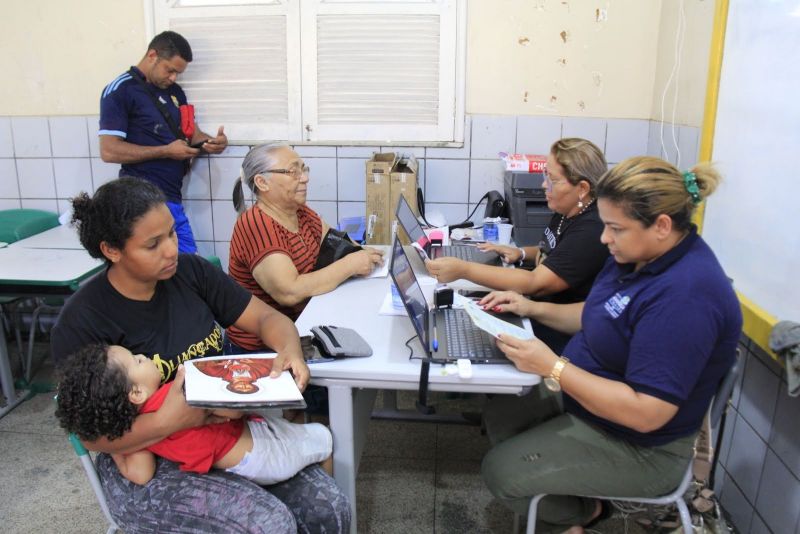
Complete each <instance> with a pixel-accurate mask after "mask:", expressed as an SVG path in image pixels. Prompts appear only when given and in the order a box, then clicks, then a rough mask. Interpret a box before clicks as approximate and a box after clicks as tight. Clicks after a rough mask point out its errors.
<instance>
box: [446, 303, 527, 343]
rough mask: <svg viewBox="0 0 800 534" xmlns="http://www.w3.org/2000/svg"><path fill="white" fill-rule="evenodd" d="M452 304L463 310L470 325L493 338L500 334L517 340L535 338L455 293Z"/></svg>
mask: <svg viewBox="0 0 800 534" xmlns="http://www.w3.org/2000/svg"><path fill="white" fill-rule="evenodd" d="M453 304H454V305H456V304H457V305H458V306H459V307H462V308H464V310H466V312H467V315H469V317H470V319H472V323H473V324H474V325H475V326H477V327H478V328H480V329H481V330H483V331H485V332H488V333H489V334H490V335H492V336H493V337H497V336H499V335H500V334H508V335H510V336H514V337H517V338H519V339H533V338H534V337H535V336H534V335H533V334H532V333H531V332H528V331H527V330H525V329H524V328H520V327H519V326H517V325H514V324H511V323H509V322H507V321H504V320H502V319H498V318H497V317H495V316H493V315H491V314H488V313H486V312H485V311H483V310H482V309H481V307H480V306H478V304H477V303H476V302H475V301H474V300H471V299H468V298H466V297H464V296H463V295H459V294H458V293H455V294H454V295H453Z"/></svg>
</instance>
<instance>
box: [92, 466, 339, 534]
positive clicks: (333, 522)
mask: <svg viewBox="0 0 800 534" xmlns="http://www.w3.org/2000/svg"><path fill="white" fill-rule="evenodd" d="M156 460H157V465H156V473H155V476H154V477H153V479H152V480H151V481H150V482H148V483H147V484H145V485H144V486H138V485H136V484H133V483H132V482H130V481H128V480H126V479H125V478H124V477H123V476H122V475H120V473H119V471H118V470H117V468H116V466H115V465H114V461H113V460H112V459H111V456H109V455H107V454H98V455H97V459H96V464H97V470H98V474H99V475H100V480H101V481H102V485H103V489H104V492H105V494H106V499H107V500H108V504H109V508H110V509H111V514H112V515H113V516H114V519H115V520H116V521H117V522H118V524H119V525H120V527H122V528H123V530H125V532H126V533H127V534H133V533H138V532H181V533H205V532H208V533H218V532H237V533H267V532H269V533H294V532H301V533H314V534H317V533H336V532H349V530H350V503H349V501H348V499H347V497H346V496H345V495H344V494H343V493H342V491H341V490H340V489H339V487H338V486H337V485H336V482H334V480H333V479H332V478H331V477H330V476H328V475H327V474H326V473H325V471H323V470H322V468H321V467H319V465H316V464H314V465H311V466H308V467H306V468H305V469H303V470H302V471H300V472H299V473H298V474H297V475H295V476H294V477H292V478H290V479H289V480H286V481H284V482H280V483H278V484H275V485H273V486H268V487H266V488H263V487H261V486H258V485H256V484H255V483H253V482H250V481H249V480H246V479H244V478H241V477H239V476H237V475H234V474H232V473H227V472H224V471H219V470H212V471H211V472H209V473H207V474H203V475H201V474H197V473H187V472H183V471H180V470H179V469H178V466H177V464H174V463H172V462H170V461H168V460H164V459H163V458H157V459H156Z"/></svg>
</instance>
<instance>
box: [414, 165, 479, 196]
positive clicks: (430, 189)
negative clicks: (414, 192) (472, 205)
mask: <svg viewBox="0 0 800 534" xmlns="http://www.w3.org/2000/svg"><path fill="white" fill-rule="evenodd" d="M468 188H469V160H465V159H426V160H425V202H459V203H466V202H467V199H468V198H469V197H468V194H467V193H468V191H469V189H468Z"/></svg>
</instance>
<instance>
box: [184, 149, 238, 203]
mask: <svg viewBox="0 0 800 534" xmlns="http://www.w3.org/2000/svg"><path fill="white" fill-rule="evenodd" d="M209 160H210V158H208V157H207V156H202V157H199V158H196V159H195V160H194V161H193V162H192V168H191V169H190V170H189V176H185V177H184V178H183V186H182V187H181V195H182V196H183V198H191V199H194V200H208V199H210V198H211V165H210V163H209ZM232 189H233V186H232V185H231V190H232Z"/></svg>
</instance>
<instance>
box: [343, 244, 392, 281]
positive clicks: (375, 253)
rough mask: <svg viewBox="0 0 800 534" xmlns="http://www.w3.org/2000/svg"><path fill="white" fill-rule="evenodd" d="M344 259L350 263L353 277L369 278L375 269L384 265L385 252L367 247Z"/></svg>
mask: <svg viewBox="0 0 800 534" xmlns="http://www.w3.org/2000/svg"><path fill="white" fill-rule="evenodd" d="M343 259H346V260H347V261H348V262H349V263H350V272H351V273H352V274H351V276H369V274H370V273H371V272H372V271H374V270H375V267H377V266H379V265H383V252H381V251H380V250H377V249H374V248H369V247H367V248H364V249H361V250H359V251H358V252H353V253H352V254H348V255H347V256H345V257H344V258H343Z"/></svg>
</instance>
